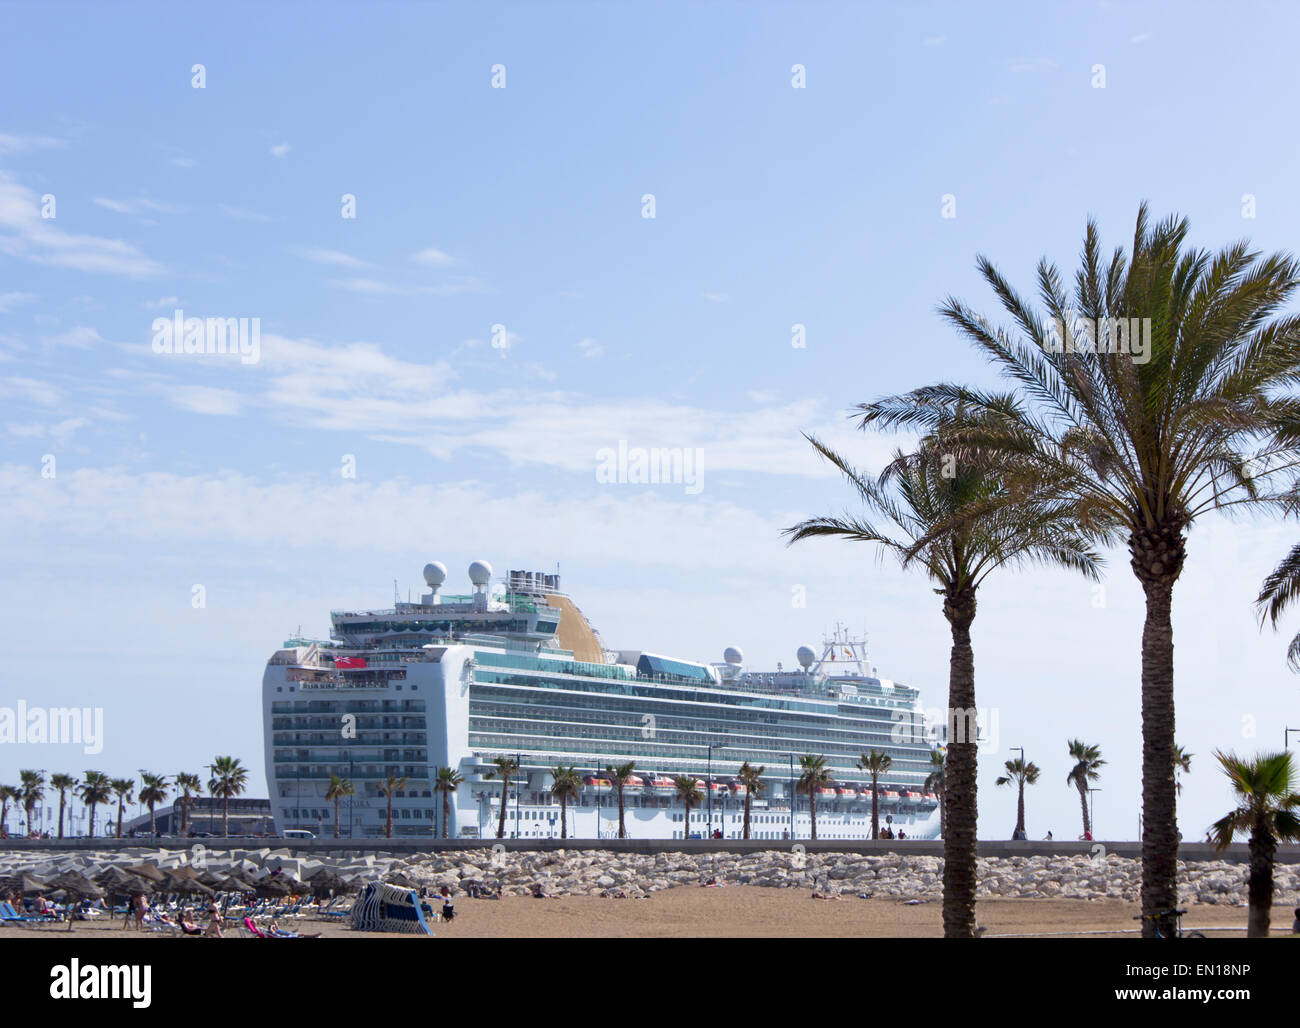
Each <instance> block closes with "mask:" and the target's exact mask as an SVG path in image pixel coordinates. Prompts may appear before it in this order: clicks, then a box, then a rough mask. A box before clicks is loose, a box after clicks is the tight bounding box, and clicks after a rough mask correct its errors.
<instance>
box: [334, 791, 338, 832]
mask: <svg viewBox="0 0 1300 1028" xmlns="http://www.w3.org/2000/svg"><path fill="white" fill-rule="evenodd" d="M338 837H339V798H338V797H337V796H335V797H334V838H336V839H337V838H338Z"/></svg>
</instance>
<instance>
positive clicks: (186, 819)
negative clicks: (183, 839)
mask: <svg viewBox="0 0 1300 1028" xmlns="http://www.w3.org/2000/svg"><path fill="white" fill-rule="evenodd" d="M176 788H177V789H179V790H180V793H181V794H180V797H179V799H177V801H176V802H177V803H178V804H179V806H180V808H181V830H180V834H181V835H182V836H184V835H185V833H186V831H187V830H188V829H189V824H190V808H191V807H192V806H193V805H194V797H195V796H198V795H199V794H201V793H202V792H203V779H201V778H200V777H199V776H198V775H196V774H191V773H190V772H188V771H181V772H179V773H178V774H177V775H176Z"/></svg>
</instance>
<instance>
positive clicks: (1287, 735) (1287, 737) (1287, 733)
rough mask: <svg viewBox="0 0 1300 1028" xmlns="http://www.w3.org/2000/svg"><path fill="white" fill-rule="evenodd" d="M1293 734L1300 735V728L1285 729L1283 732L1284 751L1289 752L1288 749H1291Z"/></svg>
mask: <svg viewBox="0 0 1300 1028" xmlns="http://www.w3.org/2000/svg"><path fill="white" fill-rule="evenodd" d="M1292 732H1294V733H1295V734H1296V735H1300V728H1287V729H1284V730H1283V732H1282V749H1284V750H1288V749H1290V748H1291V733H1292Z"/></svg>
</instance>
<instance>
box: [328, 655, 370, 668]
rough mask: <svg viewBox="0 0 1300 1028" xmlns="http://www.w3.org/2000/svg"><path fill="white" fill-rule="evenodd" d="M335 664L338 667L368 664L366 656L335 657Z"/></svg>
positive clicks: (354, 666) (355, 666)
mask: <svg viewBox="0 0 1300 1028" xmlns="http://www.w3.org/2000/svg"><path fill="white" fill-rule="evenodd" d="M334 666H335V667H337V668H357V667H365V666H366V658H365V657H335V658H334Z"/></svg>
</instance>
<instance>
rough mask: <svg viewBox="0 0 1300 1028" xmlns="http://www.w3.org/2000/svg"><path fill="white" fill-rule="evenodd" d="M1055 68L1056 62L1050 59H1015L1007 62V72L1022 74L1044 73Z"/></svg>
mask: <svg viewBox="0 0 1300 1028" xmlns="http://www.w3.org/2000/svg"><path fill="white" fill-rule="evenodd" d="M1056 66H1057V64H1056V62H1055V61H1054V60H1052V59H1051V58H1050V57H1015V58H1012V59H1011V60H1010V61H1008V62H1007V71H1010V72H1014V73H1016V74H1023V73H1025V72H1031V71H1045V70H1047V69H1049V68H1055V67H1056Z"/></svg>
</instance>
